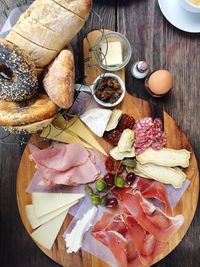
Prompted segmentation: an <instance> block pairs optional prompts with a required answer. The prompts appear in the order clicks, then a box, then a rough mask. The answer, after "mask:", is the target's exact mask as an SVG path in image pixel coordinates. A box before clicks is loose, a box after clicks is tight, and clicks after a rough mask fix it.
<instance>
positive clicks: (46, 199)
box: [32, 193, 85, 217]
mask: <svg viewBox="0 0 200 267" xmlns="http://www.w3.org/2000/svg"><path fill="white" fill-rule="evenodd" d="M84 196H85V195H84V194H69V193H32V202H33V207H34V210H35V214H36V216H37V217H40V216H43V215H46V214H48V213H50V212H52V211H55V210H57V209H59V208H61V207H63V206H66V205H69V207H70V205H71V204H72V203H74V202H76V201H78V200H79V199H81V198H82V197H84Z"/></svg>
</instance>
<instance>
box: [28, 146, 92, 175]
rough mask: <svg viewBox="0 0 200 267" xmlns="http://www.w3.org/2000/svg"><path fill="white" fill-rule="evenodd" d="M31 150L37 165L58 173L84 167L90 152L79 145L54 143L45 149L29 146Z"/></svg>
mask: <svg viewBox="0 0 200 267" xmlns="http://www.w3.org/2000/svg"><path fill="white" fill-rule="evenodd" d="M29 149H30V151H31V155H32V158H33V160H34V161H35V163H36V164H38V163H39V165H42V166H44V167H47V168H49V169H54V170H57V171H65V170H68V169H70V168H71V167H75V166H79V165H82V164H84V163H85V162H86V161H87V160H88V157H89V153H88V151H87V150H86V149H85V148H84V147H83V146H82V145H81V144H78V143H74V144H59V143H57V144H56V143H54V145H53V146H50V147H48V148H45V149H39V148H38V147H36V146H34V145H29Z"/></svg>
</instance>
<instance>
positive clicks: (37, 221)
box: [25, 201, 77, 229]
mask: <svg viewBox="0 0 200 267" xmlns="http://www.w3.org/2000/svg"><path fill="white" fill-rule="evenodd" d="M76 203H77V201H75V202H73V203H71V204H70V205H65V206H63V207H61V208H60V209H57V210H55V211H52V212H50V213H48V214H46V215H43V216H41V217H37V216H36V214H35V210H34V207H33V205H26V207H25V208H26V215H27V217H28V220H29V222H30V225H31V227H32V228H33V229H35V228H37V227H39V226H40V225H42V224H44V223H46V222H48V221H50V220H51V219H53V218H55V217H56V216H58V215H59V214H61V213H62V212H64V211H66V210H68V209H69V208H70V206H73V205H75V204H76Z"/></svg>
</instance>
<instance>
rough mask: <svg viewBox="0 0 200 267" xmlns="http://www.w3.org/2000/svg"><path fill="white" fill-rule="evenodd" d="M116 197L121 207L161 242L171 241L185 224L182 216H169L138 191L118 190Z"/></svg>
mask: <svg viewBox="0 0 200 267" xmlns="http://www.w3.org/2000/svg"><path fill="white" fill-rule="evenodd" d="M115 195H116V196H117V197H118V199H119V200H120V205H121V207H122V208H123V209H125V210H127V211H128V212H129V213H130V214H131V216H132V217H133V218H134V219H135V220H136V221H137V223H138V224H139V225H141V226H142V227H143V228H144V229H145V230H146V231H147V232H149V233H150V234H152V235H153V236H154V237H155V238H156V239H157V240H159V241H161V242H167V241H169V240H170V238H171V237H172V236H173V235H174V234H175V232H176V231H177V230H178V229H179V228H180V227H181V226H182V224H183V222H184V217H183V216H182V215H177V216H175V217H169V216H167V215H166V214H165V213H164V212H163V211H162V210H161V209H159V208H157V207H156V206H154V205H153V204H152V203H150V202H149V201H148V200H146V199H145V198H144V197H143V196H142V194H141V192H139V191H138V190H133V191H130V190H129V191H127V189H126V188H125V189H118V190H115Z"/></svg>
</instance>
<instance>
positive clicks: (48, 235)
mask: <svg viewBox="0 0 200 267" xmlns="http://www.w3.org/2000/svg"><path fill="white" fill-rule="evenodd" d="M66 215H67V210H65V211H64V212H62V213H61V214H60V215H58V216H56V217H55V218H53V219H52V220H50V221H48V222H47V223H45V224H43V225H41V226H40V227H39V228H38V229H37V230H35V231H34V232H33V233H32V234H31V237H32V238H33V239H34V240H35V241H36V242H37V243H38V244H39V245H41V246H42V247H44V248H46V249H49V250H50V249H51V248H52V246H53V243H54V242H55V240H56V237H57V235H58V233H59V231H60V228H61V226H62V224H63V222H64V220H65V217H66Z"/></svg>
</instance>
